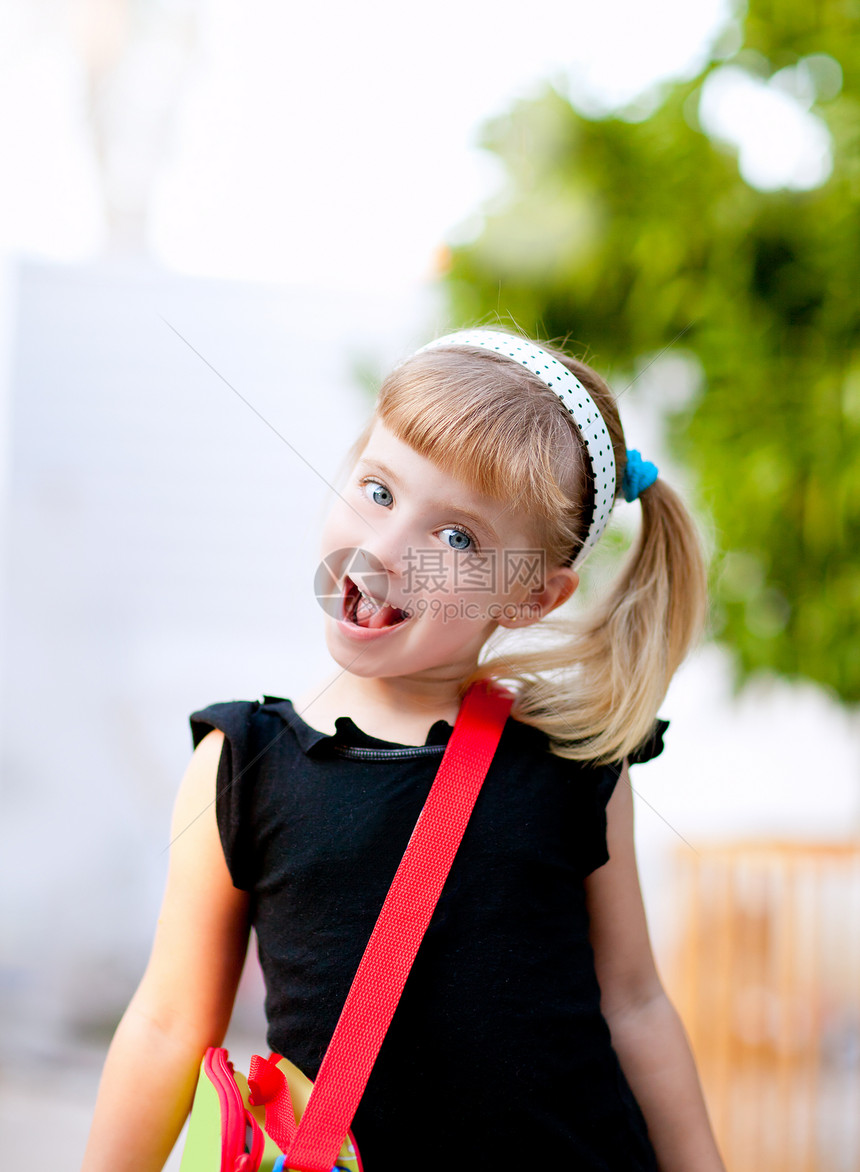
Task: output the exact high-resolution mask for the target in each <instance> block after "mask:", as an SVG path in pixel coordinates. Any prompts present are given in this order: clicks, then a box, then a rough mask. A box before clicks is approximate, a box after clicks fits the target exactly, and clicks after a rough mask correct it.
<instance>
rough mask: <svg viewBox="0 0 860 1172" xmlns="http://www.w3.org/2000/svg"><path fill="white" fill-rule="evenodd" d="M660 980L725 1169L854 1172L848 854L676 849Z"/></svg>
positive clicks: (856, 1007)
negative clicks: (673, 916)
mask: <svg viewBox="0 0 860 1172" xmlns="http://www.w3.org/2000/svg"><path fill="white" fill-rule="evenodd" d="M674 875H675V891H676V894H677V899H678V909H677V914H678V920H677V923H678V924H679V927H680V935H679V943H678V947H677V949H676V955H675V961H674V964H673V966H672V968H671V970H670V973H669V979H668V980H667V985H668V988H669V991H670V993H671V996H672V998H673V1000H674V1002H675V1004H676V1006H677V1008H678V1010H679V1012H680V1013H681V1016H682V1018H683V1020H684V1024H685V1026H686V1028H687V1032H688V1034H689V1036H690V1041H691V1044H692V1046H693V1050H694V1053H695V1055H696V1060H697V1063H698V1066H699V1072H700V1074H701V1077H702V1083H703V1086H704V1090H705V1095H706V1098H707V1101H708V1107H709V1110H710V1113H711V1118H712V1121H713V1124H714V1128H715V1131H716V1133H717V1139H718V1142H719V1144H720V1148H721V1151H722V1152H723V1156H724V1159H725V1161H726V1165H727V1167H728V1168H729V1169H731V1172H748V1170H749V1172H752V1170H753V1169H755V1172H777V1170H778V1172H860V845H855V844H853V843H814V842H810V843H802V842H774V841H759V842H733V843H722V844H712V845H700V846H697V847H696V849H695V850H691V849H690V848H688V847H684V848H683V849H679V850H678V852H677V855H676V858H675V860H674Z"/></svg>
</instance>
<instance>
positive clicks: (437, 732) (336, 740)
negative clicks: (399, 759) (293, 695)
mask: <svg viewBox="0 0 860 1172" xmlns="http://www.w3.org/2000/svg"><path fill="white" fill-rule="evenodd" d="M263 704H264V706H265V707H271V708H274V709H276V710H278V711H279V712H280V714H281V715H282V716H283V717H284V719H285V720H286V721H287V723H288V724H290V725H291V726H292V728H293V729H294V730H295V732H296V735H297V737H298V739H299V743H300V744H301V746H302V748H303V749H304V751H305V752H306V753H307V752H310V751H311V750H312V749H314V748H315V747H316V746H317V745H322V744H328V745H338V746H348V747H351V748H367V749H401V750H402V749H418V748H427V747H428V746H437V745H447V743H448V740H449V738H450V736H451V733H452V732H453V731H454V727H453V725H451V724H449V723H448V721H447V720H437V721H435V722H434V723H433V724H432V725H431V726H430V729H429V731H428V733H427V736H426V738H425V740H424V744H423V745H406V744H403V743H402V742H398V741H386V740H383V739H382V738H381V737H374V736H371V734H370V733H367V732H365V731H364V730H363V729H361V728H359V726H358V725H357V724H356V723H355V721H354V720H353V719H352V717H351V716H338V717H337V719H336V720H335V722H334V723H335V729H336V732H334V733H325V732H321V731H320V730H319V729H317V728H314V727H313V726H312V725H310V724H308V723H307V721H306V720H304V719H303V717H301V716H300V715H299V714H298V712H296V710H295V707H294V706H293V702H292V700H288V699H285V698H284V697H281V696H263Z"/></svg>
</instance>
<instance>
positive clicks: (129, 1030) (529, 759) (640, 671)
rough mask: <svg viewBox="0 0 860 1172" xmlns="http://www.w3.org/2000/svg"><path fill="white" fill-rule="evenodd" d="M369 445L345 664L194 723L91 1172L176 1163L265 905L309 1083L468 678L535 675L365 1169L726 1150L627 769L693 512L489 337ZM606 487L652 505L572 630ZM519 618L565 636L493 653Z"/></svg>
mask: <svg viewBox="0 0 860 1172" xmlns="http://www.w3.org/2000/svg"><path fill="white" fill-rule="evenodd" d="M351 464H352V472H351V474H350V477H349V482H348V484H347V487H346V488H345V490H344V492H343V494H342V495H340V496H339V499H338V500H337V501H336V502H335V504H334V507H333V509H332V510H331V513H330V515H329V517H328V520H327V522H326V524H325V526H324V531H323V536H322V546H321V554H322V557H323V565H324V566H325V567H326V569H327V571H328V572H329V573H330V574H331V576H332V580H333V583H334V587H335V588H334V591H333V594H334V597H335V603H334V605H332V603H331V599H329V603H328V605H327V608H326V609H327V616H326V620H325V624H326V641H327V645H328V650H329V652H330V654H331V657H332V658H333V659H334V661H335V662H336V663H337V665H338V670H337V671H335V672H334V673H333V675H332V676H331V677H330V678H329V679H328V680H327V681H325V682H323V683H320V684H316V685H315V686H313V687H311V688H309V689H308V691H307V692H305V693H304V695H303V696H302V697H300V698H299V699H298V700H297V702H296V703H295V705H293V704H292V703H291V702H290V701H289V700H283V699H279V698H277V697H268V696H266V697H263V700H262V702H229V703H223V704H214V705H212V706H211V707H210V708H207V709H204V710H202V711H200V712H196V713H194V714H193V715H192V717H191V726H192V732H193V737H194V742H195V745H196V749H195V752H194V756H193V758H192V760H191V763H190V765H189V768H188V770H187V772H186V775H185V777H184V779H183V782H182V786H181V789H180V792H179V797H178V799H177V803H176V808H175V814H174V823H173V835H172V837H173V846H172V849H171V859H170V869H169V876H168V882H167V890H166V894H165V898H164V905H163V909H162V913H161V918H160V920H159V923H158V930H157V934H156V937H155V943H154V947H153V952H152V957H151V960H150V963H149V966H148V968H147V970H146V973H145V975H144V977H143V980H142V982H141V985H140V987H139V989H138V990H137V993H136V994H135V996H134V998H133V1000H132V1002H131V1005H130V1007H129V1009H128V1010H127V1012H126V1014H125V1016H124V1017H123V1020H122V1022H121V1024H120V1026H119V1028H118V1030H117V1034H116V1037H115V1039H114V1041H113V1043H112V1045H111V1049H110V1052H109V1055H108V1059H107V1062H106V1066H105V1072H104V1076H103V1080H102V1087H101V1090H100V1092H99V1099H98V1103H97V1107H96V1114H95V1119H94V1123H93V1129H92V1133H91V1137H90V1145H89V1147H88V1150H87V1155H86V1158H85V1164H84V1167H85V1170H86V1172H108V1170H110V1172H123V1170H124V1169H129V1170H131V1169H132V1168H133V1169H135V1172H146V1170H148V1169H152V1170H155V1169H158V1168H160V1167H161V1166H162V1164H163V1162H164V1160H165V1159H166V1157H167V1155H168V1153H169V1152H170V1149H171V1147H172V1145H173V1143H174V1141H175V1139H176V1137H177V1134H178V1132H179V1130H180V1128H181V1126H182V1122H183V1119H184V1117H185V1115H186V1113H187V1111H188V1108H189V1105H190V1102H191V1099H192V1095H193V1091H194V1086H195V1082H196V1077H197V1070H198V1066H199V1063H200V1059H201V1056H202V1054H203V1052H204V1050H205V1048H206V1047H207V1046H209V1045H217V1044H219V1043H220V1041H221V1039H222V1037H223V1034H224V1032H225V1029H226V1027H227V1023H228V1020H229V1018H230V1012H231V1007H232V1003H233V997H234V994H235V990H236V984H237V982H238V979H239V975H240V972H241V968H242V963H243V960H244V956H245V949H246V945H247V940H248V931H249V926H250V925H251V924H253V925H254V926H255V928H256V931H257V936H258V941H259V952H260V960H261V963H262V967H263V972H264V975H265V979H266V1012H267V1017H268V1022H269V1035H268V1042H269V1046H270V1047H271V1048H272V1049H273V1050H275V1051H278V1052H280V1053H283V1054H286V1055H287V1056H288V1057H289V1058H290V1059H291V1060H292V1061H293V1062H295V1063H296V1064H297V1065H298V1066H299V1067H301V1068H302V1069H303V1070H304V1071H305V1073H306V1074H308V1075H309V1076H310V1077H311V1078H313V1077H315V1076H316V1073H317V1069H318V1067H319V1063H320V1060H321V1057H322V1054H323V1053H324V1050H325V1047H326V1045H327V1043H328V1041H329V1038H330V1036H331V1034H332V1031H333V1029H334V1025H335V1022H336V1020H337V1017H338V1014H339V1012H340V1009H341V1006H342V1004H343V1001H344V998H345V996H346V993H347V990H348V988H349V985H350V982H351V980H352V977H353V975H354V973H355V970H356V968H357V966H358V962H359V960H360V957H361V954H362V951H363V949H364V946H365V944H366V942H367V939H368V937H369V934H370V931H371V929H372V927H373V924H374V922H375V919H376V916H377V914H378V912H379V908H380V906H381V904H382V901H383V899H384V896H385V893H386V891H387V889H388V886H389V884H390V882H391V879H392V877H393V874H394V871H395V869H396V867H397V863H398V861H399V859H400V856H401V855H402V853H403V850H404V848H405V846H406V842H407V840H408V838H409V835H410V833H411V831H412V828H413V826H414V824H415V821H416V819H417V816H418V813H419V811H420V808H421V805H422V802H423V800H424V798H425V797H426V794H427V792H428V790H429V787H430V784H431V782H432V780H433V777H434V775H435V773H436V770H437V768H438V765H439V760H440V758H441V755H442V753H443V751H444V746H445V744H446V743H447V740H448V737H449V735H450V732H451V726H452V724H453V722H454V720H455V719H456V716H457V712H458V709H459V705H460V699H461V697H462V695H463V693H464V692H465V690H466V688H467V687H468V686H469V684H470V683H472V682H473V681H475V680H478V679H481V678H495V679H498V680H502V681H504V682H505V683H506V684H507V686H509V687H513V689H514V690H515V692H516V697H517V698H516V701H515V704H514V708H513V710H512V714H511V717H510V718H509V720H508V722H507V725H506V727H505V730H504V733H503V736H502V741H501V743H500V746H499V749H498V751H497V753H496V756H495V758H494V760H493V763H492V765H491V767H490V771H489V774H488V776H487V779H486V781H485V783H484V788H483V790H482V791H481V794H480V796H479V798H478V802H477V805H476V807H475V810H474V813H473V815H472V820H471V821H470V823H469V825H468V827H467V829H466V834H465V837H464V839H463V842H462V845H461V848H460V850H459V852H458V855H457V858H456V860H455V862H454V866H453V869H452V871H451V874H450V876H449V878H448V881H447V884H446V887H445V890H444V892H443V895H442V898H441V900H440V902H439V905H438V906H437V909H436V912H435V914H434V918H433V921H432V923H431V926H430V929H429V930H428V933H427V935H426V937H425V939H424V941H423V943H422V945H421V949H420V951H419V953H418V957H417V959H416V961H415V965H414V967H413V969H412V972H411V974H410V976H409V979H408V981H407V985H406V988H405V991H404V994H403V997H402V999H401V1002H400V1004H399V1006H398V1009H397V1012H396V1014H395V1017H394V1020H393V1023H392V1025H391V1028H390V1030H389V1033H388V1035H387V1037H386V1039H385V1041H384V1043H383V1046H382V1050H381V1052H380V1054H379V1057H378V1059H377V1063H376V1066H375V1067H374V1070H373V1073H372V1075H371V1078H370V1082H369V1083H368V1086H367V1090H366V1092H365V1094H364V1097H363V1099H362V1101H361V1104H360V1106H359V1110H358V1113H357V1115H356V1117H355V1121H354V1125H353V1131H354V1134H355V1136H356V1139H357V1141H358V1145H359V1148H360V1150H361V1153H362V1157H363V1159H364V1163H365V1166H366V1168H367V1172H393V1170H394V1169H398V1170H400V1172H402V1170H404V1169H409V1170H410V1172H431V1170H433V1172H441V1170H442V1169H454V1170H457V1169H464V1170H465V1169H476V1170H482V1169H485V1168H486V1169H490V1168H493V1167H505V1168H523V1169H525V1168H568V1169H576V1170H578V1172H584V1170H589V1169H594V1170H597V1169H600V1170H606V1169H618V1170H621V1169H624V1170H625V1172H630V1170H643V1169H652V1170H653V1169H657V1168H659V1169H661V1170H662V1172H714V1170H718V1169H721V1168H722V1164H721V1162H720V1158H719V1156H718V1154H717V1150H716V1145H715V1143H714V1139H713V1137H712V1134H711V1131H710V1127H709V1124H708V1119H707V1115H706V1111H705V1107H704V1103H703V1099H702V1094H701V1091H700V1088H699V1083H698V1079H697V1076H696V1071H695V1068H694V1064H693V1060H692V1057H691V1054H690V1050H689V1047H688V1045H687V1041H686V1038H685V1035H684V1031H683V1028H682V1026H681V1024H680V1021H679V1019H678V1017H677V1015H676V1014H675V1011H674V1010H673V1008H672V1006H671V1005H670V1003H669V1002H668V1000H667V998H666V996H665V994H664V992H663V989H662V988H661V985H660V981H659V978H658V976H657V973H656V970H655V966H654V961H653V958H652V953H651V949H650V945H649V940H648V932H647V928H646V923H645V917H644V912H643V907H642V901H641V896H640V890H639V883H638V878H637V871H636V862H635V857H634V850H633V807H632V802H631V791H630V784H629V779H628V773H627V769H628V763H633V762H637V761H646V760H648V759H650V758H652V757H654V756H656V755H657V754H658V753H659V752H660V751H661V749H662V733H663V731H664V730H665V727H666V725H665V722H661V721H657V720H656V712H657V708H658V706H659V704H660V703H661V701H662V699H663V696H664V695H665V692H666V689H667V687H668V684H669V681H670V679H671V678H672V674H673V672H674V671H675V669H676V668H677V666H678V664H679V663H680V662H681V660H682V658H683V657H684V655H685V654H686V652H687V650H688V648H689V647H690V645H691V643H692V641H693V640H694V639H695V638H696V636H697V634H698V633H699V631H700V627H701V623H702V618H703V612H704V608H705V577H704V568H703V562H702V557H701V554H700V550H699V546H698V544H697V539H696V536H695V531H694V528H693V525H692V523H691V521H690V519H689V517H688V515H687V513H686V512H685V510H684V508H683V506H682V504H681V503H680V501H679V499H678V497H677V496H676V495H675V494H674V493H673V492H672V490H671V489H670V488H668V487H667V486H666V485H665V484H663V483H662V482H661V481H660V480H659V479H656V476H657V470H656V468H654V466H653V465H650V464H647V463H645V462H643V461H642V460H641V459H640V458H639V456H638V453H636V452H632V453H631V452H628V451H627V450H626V446H625V441H624V435H623V432H622V429H621V424H620V421H619V418H618V412H617V408H616V404H615V402H614V401H613V398H612V396H611V394H610V392H609V390H608V388H607V387H606V385H605V384H604V383H603V382H602V381H601V379H600V378H599V377H598V376H597V375H596V374H595V373H594V372H593V371H592V370H591V369H590V368H589V367H587V366H585V365H584V364H583V363H581V362H578V361H575V360H574V359H572V358H569V357H567V356H565V355H563V354H562V353H560V352H558V351H554V350H549V349H547V348H540V347H537V346H536V345H535V344H533V343H531V342H529V341H527V340H526V339H524V338H517V337H514V336H512V335H509V334H505V333H501V332H499V331H487V330H478V331H472V332H462V333H458V334H453V335H448V336H447V337H445V338H442V339H439V340H438V341H437V342H435V343H431V345H430V346H428V347H425V348H424V349H423V350H421V351H419V352H418V353H417V354H416V355H413V356H412V357H411V358H410V359H409V360H407V361H406V362H405V363H403V365H402V366H400V367H399V368H398V369H397V370H395V371H394V373H393V374H392V375H391V376H390V377H389V379H388V380H387V381H386V382H385V384H384V385H383V387H382V389H381V391H380V395H379V399H378V402H377V405H376V410H375V412H374V415H373V417H372V419H371V420H370V422H369V423H368V425H367V427H366V429H365V431H364V433H363V434H362V435H361V436H360V437H359V439H358V441H357V443H356V444H355V446H354V448H353V451H352V453H351ZM620 494H623V495H624V496H625V497H626V499H627V500H633V499H636V498H637V497H638V499H639V500H640V502H641V509H642V526H641V533H640V536H639V539H638V544H637V545H636V547H635V549H634V551H633V553H632V556H631V558H630V560H629V562H628V564H627V566H626V568H625V569H624V571H623V572H622V573H621V576H620V579H619V581H618V582H617V583H616V584H615V586H614V587H613V588H612V590H611V591H610V592H609V594H608V595H607V597H606V598H605V599H603V600H602V602H601V603H600V605H599V606H598V607H597V609H596V612H595V613H593V614H592V615H591V616H590V617H589V618H588V619H587V620H583V619H579V618H570V617H568V618H561V617H560V616H559V615H554V616H553V617H552V618H551V619H548V618H547V616H550V615H551V613H552V612H553V611H556V610H557V608H558V607H560V606H561V605H562V604H563V603H564V602H566V601H567V600H568V599H569V598H570V597H571V595H572V594H573V593H574V591H575V590H576V588H577V586H578V584H579V574H578V569H577V567H579V566H580V565H581V563H582V560H583V557H584V555H585V554H586V553H587V552H588V551H589V550H590V549H591V548H592V547H593V545H594V544H595V542H596V541H597V540H598V538H599V537H600V534H601V532H602V530H603V529H604V527H605V525H606V522H607V520H608V518H609V513H610V511H611V508H612V506H613V503H614V500H615V499H616V497H617V496H618V495H620ZM536 624H539V626H538V625H536ZM526 628H534V631H533V633H534V632H538V633H540V632H542V631H548V632H549V633H551V634H552V636H553V641H552V642H547V641H546V640H544V642H543V645H536V644H535V642H534V640H533V639H532V640H531V641H530V643H531V645H530V646H520V647H518V648H516V649H514V650H507V651H503V650H502V651H500V650H498V649H497V651H496V654H490V650H489V648H488V646H487V641H488V639H489V638H490V636H491V635H493V634H494V632H499V634H500V635H504V632H510V631H516V630H524V629H526ZM506 637H507V638H508V639H510V638H512V637H515V638H516V637H517V636H510V635H508V636H506ZM494 642H496V640H494ZM130 1119H133V1120H135V1121H137V1124H138V1125H137V1126H135V1128H134V1131H133V1141H131V1142H130V1137H129V1128H128V1124H127V1122H123V1123H119V1122H118V1121H128V1120H130Z"/></svg>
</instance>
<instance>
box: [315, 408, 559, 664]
mask: <svg viewBox="0 0 860 1172" xmlns="http://www.w3.org/2000/svg"><path fill="white" fill-rule="evenodd" d="M353 551H361V552H360V553H359V554H357V555H356V554H354V553H353ZM321 554H322V557H323V559H324V561H325V562H326V565H327V568H328V571H329V573H330V575H331V583H332V586H331V589H332V592H333V598H332V599H331V601H330V604H328V605H327V607H326V610H327V616H328V617H327V618H326V642H327V644H328V648H329V652H330V653H331V655H332V656H333V658H334V659H335V660H336V661H337V662H338V663H339V664H340V665H341V666H342V667H344V668H346V669H347V670H349V671H350V672H352V673H353V674H355V675H359V676H367V677H380V676H411V677H415V678H417V679H422V678H423V679H428V680H431V679H434V678H446V679H452V678H458V679H459V678H464V677H465V676H466V675H468V673H469V672H470V671H472V670H473V669H474V667H475V665H476V663H477V659H478V653H479V651H480V649H481V647H482V646H483V644H484V643H485V642H486V640H487V638H488V636H489V635H490V634H491V633H492V631H493V630H495V629H496V627H497V626H499V625H501V626H505V627H513V626H527V625H529V624H530V623H531V622H536V621H537V619H538V618H540V617H541V616H542V614H544V613H546V611H547V610H550V609H552V608H553V606H555V605H558V603H559V602H561V601H563V600H564V598H567V597H569V595H570V594H571V593H572V592H573V590H574V589H575V587H576V582H577V578H576V574H575V573H574V572H573V571H572V570H558V571H556V572H555V573H554V574H551V575H549V576H548V575H547V572H546V566H545V564H544V558H543V553H542V551H541V550H539V549H537V548H536V545H535V541H534V539H533V537H532V535H531V527H530V525H529V523H528V518H527V517H526V516H525V514H524V513H523V512H521V511H520V510H517V509H516V508H514V507H508V506H507V505H506V503H505V502H502V501H498V500H495V499H493V498H491V497H486V496H483V495H482V494H480V493H477V492H475V491H474V490H472V489H471V488H469V487H468V486H467V485H466V484H464V483H463V482H462V481H459V480H457V479H454V478H452V477H451V476H449V475H448V474H446V473H444V472H442V471H441V469H439V468H438V467H437V466H436V465H435V464H433V463H432V462H431V461H430V460H427V459H425V458H424V457H423V456H420V455H418V453H417V452H415V451H414V450H413V449H412V448H410V447H409V446H408V445H407V444H404V443H403V442H402V441H400V440H399V439H397V438H396V436H395V435H394V434H393V433H392V432H391V431H389V430H388V428H386V427H385V425H384V424H382V423H381V422H377V423H376V425H375V427H374V429H373V432H372V433H371V435H370V438H369V440H368V443H367V446H366V447H365V449H364V451H363V453H362V454H361V456H360V457H359V459H358V462H357V464H356V466H355V467H354V469H353V470H352V472H351V474H350V477H349V479H348V481H347V484H346V487H345V488H344V490H343V492H342V495H341V499H338V500H337V501H335V503H334V506H333V507H332V510H331V512H330V513H329V516H328V518H327V520H326V524H325V527H324V529H323V538H322V545H321Z"/></svg>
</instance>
